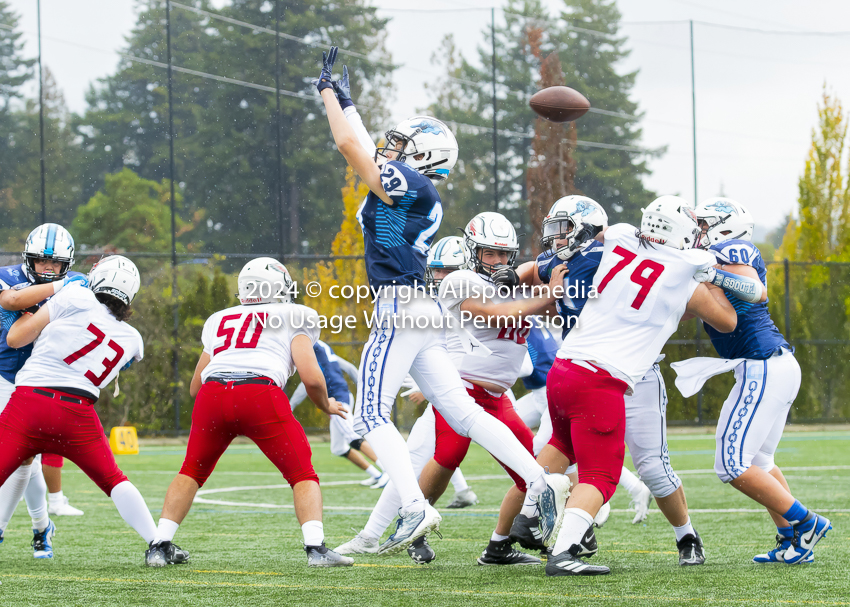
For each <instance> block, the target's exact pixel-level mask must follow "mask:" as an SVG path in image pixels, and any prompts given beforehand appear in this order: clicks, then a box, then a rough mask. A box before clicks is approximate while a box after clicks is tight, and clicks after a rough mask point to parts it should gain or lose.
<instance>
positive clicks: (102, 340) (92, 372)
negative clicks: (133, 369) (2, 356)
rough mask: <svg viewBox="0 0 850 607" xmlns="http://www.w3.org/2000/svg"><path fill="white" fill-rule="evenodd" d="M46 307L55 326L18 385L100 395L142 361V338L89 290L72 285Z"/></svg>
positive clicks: (50, 327) (40, 340) (50, 325)
mask: <svg viewBox="0 0 850 607" xmlns="http://www.w3.org/2000/svg"><path fill="white" fill-rule="evenodd" d="M44 305H45V306H47V310H48V313H49V314H50V322H49V323H48V324H47V326H46V327H45V328H44V330H43V331H42V332H41V335H39V337H38V339H36V341H35V345H34V347H33V351H32V356H30V357H29V359H27V362H26V363H25V364H24V366H23V368H22V369H21V370H20V371H18V374H17V376H15V385H17V386H35V387H42V388H74V389H76V390H83V391H85V392H88V393H90V394H93V395H94V396H99V395H100V389H101V387H103V386H106V384H108V383H109V382H111V381H112V380H113V379H115V377H116V376H117V375H118V372H119V371H120V370H121V369H122V368H124V367H125V366H126V365H128V364H129V363H131V362H132V361H134V360H142V356H143V355H144V344H143V342H142V336H141V335H140V334H139V332H138V331H136V329H134V328H133V327H131V326H130V325H128V324H127V323H126V322H122V321H120V320H118V319H116V318H115V317H114V316H113V315H112V314H111V313H110V312H109V310H108V309H107V308H106V306H104V305H103V304H102V303H100V302H99V301H98V300H97V299H96V298H95V296H94V293H92V292H91V291H90V290H89V289H87V288H85V287H83V286H78V285H68V286H67V287H65V288H64V289H62V290H61V291H59V293H57V294H56V295H54V296H53V297H51V298H50V299H49V300H48V301H47V303H46V304H44Z"/></svg>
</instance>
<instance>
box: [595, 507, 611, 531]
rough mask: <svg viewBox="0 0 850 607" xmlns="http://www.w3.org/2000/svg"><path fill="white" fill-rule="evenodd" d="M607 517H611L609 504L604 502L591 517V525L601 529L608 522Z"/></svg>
mask: <svg viewBox="0 0 850 607" xmlns="http://www.w3.org/2000/svg"><path fill="white" fill-rule="evenodd" d="M609 516H611V502H605V503H604V504H602V507H601V508H600V509H599V512H597V513H596V516H594V517H593V524H594V525H596V526H597V527H598V528H600V529H602V525H604V524H605V523H606V522H607V521H608V517H609Z"/></svg>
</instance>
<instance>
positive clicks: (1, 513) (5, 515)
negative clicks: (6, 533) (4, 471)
mask: <svg viewBox="0 0 850 607" xmlns="http://www.w3.org/2000/svg"><path fill="white" fill-rule="evenodd" d="M30 470H31V466H29V465H28V466H19V467H18V469H17V470H15V471H14V472H12V474H10V475H9V478H8V479H6V482H5V483H3V486H2V487H0V529H5V528H6V527H7V526H8V525H9V520H10V519H11V518H12V514H14V513H15V509H16V508H17V507H18V502H20V501H21V497H22V496H23V494H24V490H26V488H27V483H29V482H30Z"/></svg>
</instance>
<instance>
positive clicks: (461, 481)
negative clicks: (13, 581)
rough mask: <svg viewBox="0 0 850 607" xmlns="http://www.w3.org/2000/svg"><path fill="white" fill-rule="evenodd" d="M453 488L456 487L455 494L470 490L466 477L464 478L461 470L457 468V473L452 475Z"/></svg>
mask: <svg viewBox="0 0 850 607" xmlns="http://www.w3.org/2000/svg"><path fill="white" fill-rule="evenodd" d="M452 487H454V490H455V493H460V492H461V491H466V490H467V489H469V484H468V483H467V482H466V477H464V476H463V472H461V471H460V468H455V471H454V473H453V474H452Z"/></svg>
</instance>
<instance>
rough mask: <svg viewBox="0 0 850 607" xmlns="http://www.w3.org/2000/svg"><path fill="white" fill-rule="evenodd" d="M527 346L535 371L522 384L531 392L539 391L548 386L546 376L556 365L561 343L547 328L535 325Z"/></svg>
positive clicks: (527, 339)
mask: <svg viewBox="0 0 850 607" xmlns="http://www.w3.org/2000/svg"><path fill="white" fill-rule="evenodd" d="M526 345H527V346H528V355H529V356H530V357H531V364H533V365H534V371H533V372H532V373H531V375H529V376H527V377H523V378H522V383H523V384H524V385H525V387H526V388H527V389H529V390H537V389H538V388H543V387H545V386H546V376H547V375H549V369H551V368H552V365H553V364H554V363H555V355H556V354H557V353H558V348H560V347H561V342H560V340H558V339H557V338H556V337H555V336H554V335H552V332H551V331H549V329H547V328H546V327H539V326H537V325H535V326H534V327H532V328H531V331H530V332H529V334H528V337H526Z"/></svg>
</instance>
